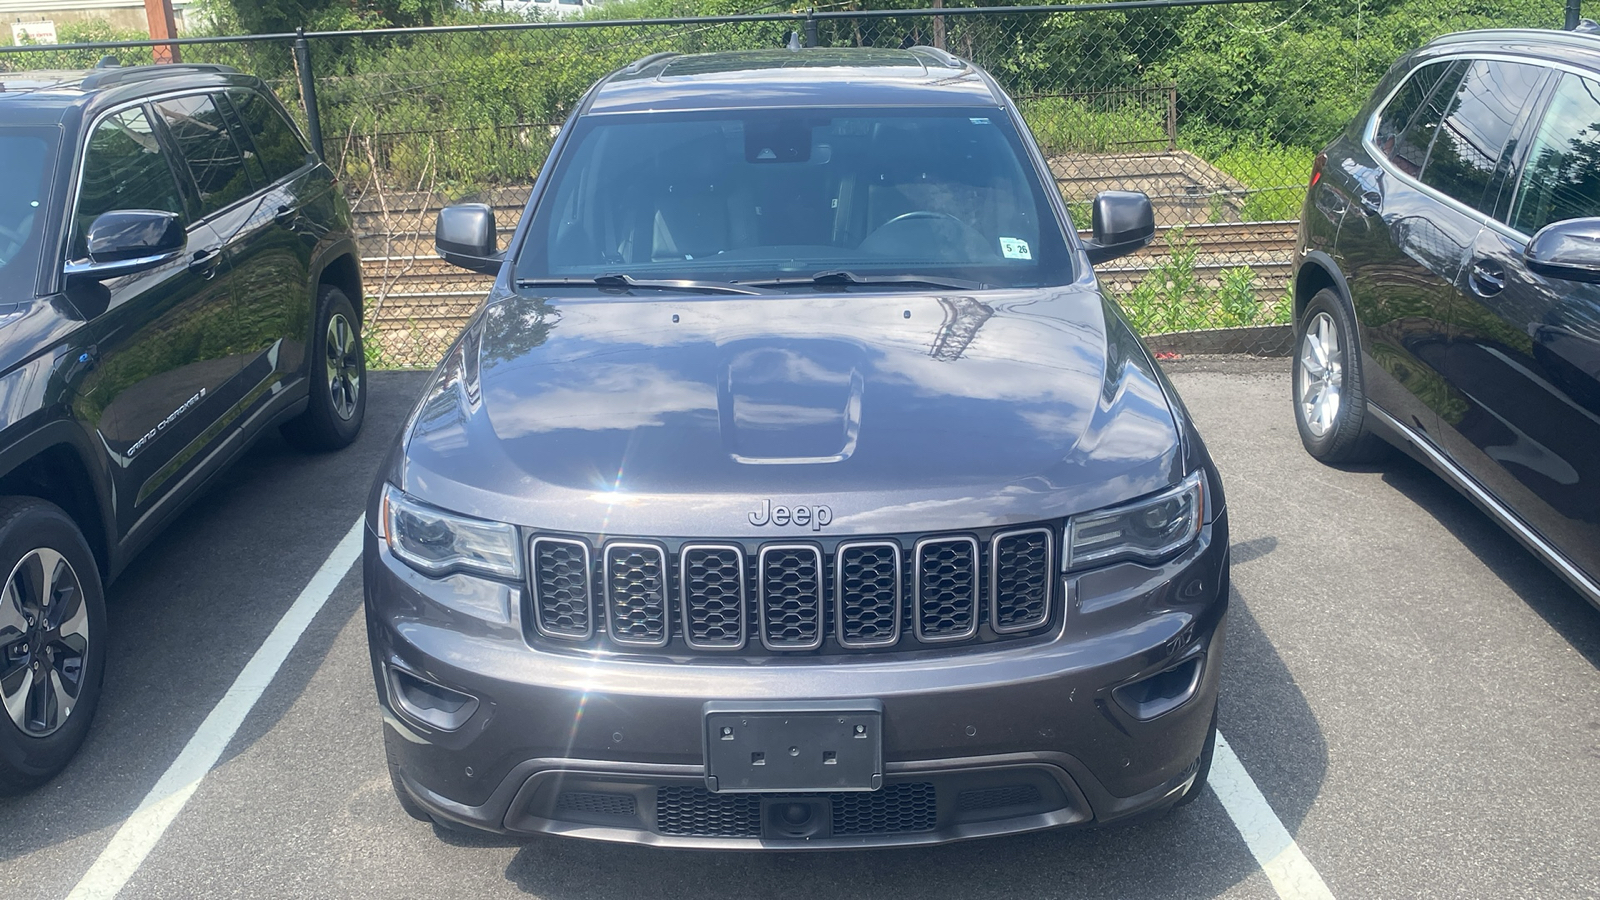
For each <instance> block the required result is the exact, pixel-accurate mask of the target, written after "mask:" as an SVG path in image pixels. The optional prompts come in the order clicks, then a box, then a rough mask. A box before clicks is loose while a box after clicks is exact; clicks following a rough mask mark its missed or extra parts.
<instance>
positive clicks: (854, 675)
mask: <svg viewBox="0 0 1600 900" xmlns="http://www.w3.org/2000/svg"><path fill="white" fill-rule="evenodd" d="M364 571H365V577H366V600H367V623H368V633H369V638H370V643H371V649H372V657H373V665H374V674H375V676H376V680H377V685H378V695H379V699H380V703H381V705H382V707H383V711H384V722H385V726H384V737H385V741H386V744H387V750H388V753H389V757H390V759H391V760H392V761H393V763H394V764H395V766H396V774H397V776H398V779H399V782H400V784H401V785H403V788H402V789H404V790H406V791H407V792H408V793H410V794H411V795H412V796H413V797H414V798H415V799H416V801H417V802H418V803H419V804H421V805H422V806H423V807H424V808H426V809H427V810H428V811H429V812H430V813H431V814H432V815H433V816H435V817H436V818H438V819H440V820H444V821H449V822H453V823H459V824H463V825H467V826H471V827H474V828H479V829H484V830H489V831H496V832H507V833H514V834H534V833H552V834H564V835H570V836H576V837H587V838H595V839H602V840H613V841H626V842H634V843H645V844H656V845H664V846H683V847H715V848H741V847H742V848H754V847H773V848H785V849H801V848H822V847H863V846H898V845H907V844H926V843H939V842H945V841H951V840H962V839H968V838H974V837H982V836H988V835H997V834H1008V833H1016V832H1023V831H1033V830H1038V829H1044V828H1052V827H1059V826H1066V825H1075V824H1085V823H1089V822H1098V823H1104V822H1110V821H1114V820H1117V819H1122V818H1126V817H1128V816H1132V815H1135V814H1138V813H1141V812H1145V811H1148V810H1152V809H1159V808H1162V807H1164V806H1167V805H1170V804H1171V803H1173V802H1175V801H1176V800H1177V799H1178V797H1180V796H1181V795H1182V793H1183V792H1184V790H1185V788H1187V787H1188V785H1189V784H1190V783H1191V782H1192V781H1193V779H1194V776H1195V772H1196V769H1197V766H1198V764H1199V758H1200V754H1201V750H1202V747H1203V745H1204V743H1205V739H1206V735H1207V733H1208V730H1209V727H1210V725H1211V723H1212V714H1213V710H1214V709H1215V705H1216V696H1217V685H1218V679H1219V675H1220V665H1219V663H1220V659H1221V655H1222V649H1223V643H1224V629H1223V616H1224V613H1225V612H1226V608H1227V595H1228V553H1227V523H1226V517H1225V514H1223V515H1219V516H1218V518H1217V519H1216V521H1214V522H1213V523H1212V524H1210V525H1207V526H1206V528H1205V530H1204V532H1203V533H1202V535H1201V539H1200V541H1199V542H1198V543H1197V544H1196V545H1195V546H1194V547H1192V548H1190V550H1188V551H1186V552H1185V553H1184V554H1183V555H1182V556H1180V557H1179V558H1177V559H1175V560H1173V561H1171V562H1169V563H1167V564H1165V565H1163V566H1159V567H1146V566H1139V565H1131V564H1129V565H1121V566H1114V567H1109V568H1107V569H1103V570H1098V571H1095V572H1090V573H1085V574H1083V575H1079V576H1073V577H1072V578H1071V579H1069V580H1068V584H1067V589H1068V606H1067V608H1068V612H1067V614H1066V615H1065V616H1064V617H1063V619H1064V621H1063V622H1062V624H1061V626H1060V627H1059V628H1058V629H1056V630H1055V631H1054V632H1052V633H1050V634H1049V635H1048V636H1046V637H1045V638H1043V639H1041V640H1038V641H1029V642H1026V643H1018V644H1000V645H990V646H976V647H964V648H950V649H948V650H943V651H939V652H924V653H917V654H904V655H899V656H896V655H891V654H871V653H862V654H857V655H850V656H822V657H804V658H798V659H791V658H763V659H732V658H713V659H708V658H704V657H695V658H685V659H669V658H650V657H644V656H637V655H619V654H611V653H600V652H571V653H556V652H548V651H546V650H536V649H534V648H532V647H531V646H530V645H529V643H528V641H527V640H526V639H525V637H524V635H523V631H522V627H521V622H520V616H521V597H520V591H518V590H517V589H516V588H514V587H511V586H508V585H496V584H492V583H489V582H484V581H479V580H477V579H473V578H469V577H465V576H451V577H448V578H446V579H442V580H434V579H429V578H426V577H424V576H422V575H419V574H418V573H416V572H415V571H413V570H411V569H410V568H409V567H407V566H405V565H404V564H403V563H400V562H399V561H398V560H396V559H394V557H393V556H391V555H390V554H389V553H388V551H387V549H386V548H384V547H382V546H381V545H380V544H379V542H378V541H377V539H376V537H375V536H374V535H373V534H372V533H371V532H370V531H369V532H368V533H367V535H366V552H365V555H364ZM1191 664H1192V665H1193V666H1195V671H1196V675H1195V677H1194V679H1193V684H1192V685H1190V686H1188V687H1186V688H1185V689H1184V692H1183V695H1182V697H1181V698H1180V699H1181V702H1179V703H1177V704H1176V705H1175V708H1171V709H1164V710H1163V711H1162V712H1161V713H1160V714H1159V715H1155V716H1154V717H1151V718H1143V719H1142V718H1140V717H1139V716H1136V715H1135V714H1134V713H1133V712H1130V708H1129V705H1128V704H1127V703H1126V702H1124V701H1123V700H1122V699H1121V698H1123V697H1125V696H1126V694H1125V693H1114V691H1115V690H1116V689H1117V688H1119V687H1121V686H1126V685H1130V684H1145V683H1149V682H1146V679H1151V678H1152V677H1153V676H1156V675H1158V674H1161V673H1164V672H1170V671H1173V670H1174V668H1175V667H1179V666H1186V665H1191ZM1185 671H1186V670H1185ZM396 672H400V673H407V674H409V675H411V676H416V677H419V678H421V679H423V680H424V681H426V682H431V683H433V684H437V685H442V686H445V687H447V688H449V689H450V690H452V691H459V692H461V693H462V694H465V695H469V696H471V697H473V698H475V699H476V700H477V701H478V702H477V704H476V705H475V706H474V707H472V708H471V709H470V715H468V716H466V718H465V719H464V721H461V722H460V723H459V724H458V723H455V722H452V723H451V724H452V725H453V726H455V727H452V728H451V730H449V731H444V730H440V729H439V728H435V727H432V726H430V725H429V724H428V723H427V722H425V721H422V720H420V719H419V718H418V717H417V716H415V715H413V714H411V713H410V712H408V707H406V706H405V705H403V704H401V703H398V702H397V699H396V697H395V696H394V694H395V692H396V691H397V690H399V689H400V688H398V687H397V682H396V681H395V676H394V673H396ZM1170 680H1171V679H1170V678H1169V679H1168V681H1170ZM849 699H871V700H877V701H880V702H881V703H882V704H883V710H884V712H883V723H884V730H883V759H884V787H883V789H882V790H879V791H873V792H867V793H857V794H844V793H833V794H823V793H819V794H807V795H785V797H778V798H776V799H774V798H772V797H770V796H769V797H768V798H767V799H765V800H763V799H762V797H761V796H760V795H752V794H734V793H727V792H723V793H715V794H714V793H711V792H709V791H707V790H706V779H705V767H704V746H703V740H704V734H703V729H704V705H705V703H706V702H707V701H709V700H722V701H748V702H752V703H762V702H769V701H778V700H849ZM786 797H787V798H789V799H795V800H799V801H803V802H806V803H810V804H812V808H813V809H814V810H815V812H816V816H817V817H818V818H819V819H822V820H826V821H825V823H824V824H823V825H822V826H821V827H820V833H818V834H812V835H810V836H809V837H806V838H793V837H787V836H785V835H784V834H783V833H782V830H781V829H777V828H774V827H773V826H772V821H773V819H774V816H773V815H770V814H769V813H770V809H769V807H770V806H771V805H772V804H773V803H774V802H781V801H783V800H784V799H785V798H786Z"/></svg>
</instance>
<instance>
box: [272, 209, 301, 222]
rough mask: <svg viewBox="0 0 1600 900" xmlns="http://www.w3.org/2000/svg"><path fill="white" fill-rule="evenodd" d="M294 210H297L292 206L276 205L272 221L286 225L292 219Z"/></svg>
mask: <svg viewBox="0 0 1600 900" xmlns="http://www.w3.org/2000/svg"><path fill="white" fill-rule="evenodd" d="M296 212H297V211H296V210H295V208H294V207H292V206H287V205H285V206H280V207H278V211H277V212H275V213H273V214H272V221H273V222H276V223H277V224H279V225H288V224H289V223H290V222H293V221H294V218H295V213H296Z"/></svg>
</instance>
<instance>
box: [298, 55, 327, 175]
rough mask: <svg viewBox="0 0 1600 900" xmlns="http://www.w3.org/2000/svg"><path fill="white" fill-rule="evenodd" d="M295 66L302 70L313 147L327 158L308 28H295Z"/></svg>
mask: <svg viewBox="0 0 1600 900" xmlns="http://www.w3.org/2000/svg"><path fill="white" fill-rule="evenodd" d="M294 32H295V38H294V67H295V68H296V69H299V70H300V102H301V103H304V104H305V107H306V131H307V132H309V134H308V135H307V137H310V138H311V149H312V150H315V151H316V153H317V158H318V159H321V160H323V161H326V160H327V156H325V155H324V154H323V152H322V115H321V114H320V113H319V112H318V110H317V80H316V78H314V77H312V75H311V45H309V44H307V43H306V30H305V29H304V28H296V29H295V30H294Z"/></svg>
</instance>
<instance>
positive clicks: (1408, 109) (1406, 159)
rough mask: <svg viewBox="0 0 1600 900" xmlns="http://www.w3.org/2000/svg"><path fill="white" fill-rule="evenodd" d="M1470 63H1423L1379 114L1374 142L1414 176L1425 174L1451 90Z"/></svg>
mask: <svg viewBox="0 0 1600 900" xmlns="http://www.w3.org/2000/svg"><path fill="white" fill-rule="evenodd" d="M1466 67H1467V64H1466V62H1465V61H1460V62H1439V63H1432V64H1430V65H1426V66H1423V67H1422V68H1420V69H1418V70H1417V71H1415V72H1413V73H1411V77H1409V78H1407V79H1406V82H1405V84H1403V85H1401V86H1400V90H1398V91H1396V92H1395V94H1394V96H1393V97H1391V98H1390V99H1389V102H1388V104H1387V105H1385V106H1384V108H1383V111H1382V112H1380V113H1379V114H1378V123H1377V127H1376V129H1375V130H1374V132H1373V143H1375V144H1377V146H1378V150H1379V152H1381V153H1382V154H1383V155H1384V156H1386V157H1388V159H1389V161H1390V162H1392V163H1394V164H1395V165H1396V166H1397V167H1398V168H1399V169H1400V171H1402V172H1405V173H1406V174H1407V175H1410V176H1412V177H1416V176H1417V175H1420V174H1422V165H1423V163H1425V162H1427V161H1428V148H1429V147H1431V146H1432V145H1433V135H1434V133H1435V132H1436V131H1437V130H1438V128H1439V122H1440V120H1442V119H1443V118H1444V111H1445V104H1446V103H1447V102H1448V98H1449V94H1450V92H1451V91H1452V90H1454V88H1455V86H1456V85H1457V84H1459V83H1460V81H1461V75H1462V73H1463V72H1464V71H1465V70H1466Z"/></svg>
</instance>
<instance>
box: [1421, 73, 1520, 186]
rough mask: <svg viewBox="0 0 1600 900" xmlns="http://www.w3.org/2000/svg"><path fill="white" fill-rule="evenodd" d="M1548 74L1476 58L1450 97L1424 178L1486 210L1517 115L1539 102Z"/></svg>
mask: <svg viewBox="0 0 1600 900" xmlns="http://www.w3.org/2000/svg"><path fill="white" fill-rule="evenodd" d="M1544 74H1545V70H1544V69H1542V68H1540V67H1538V66H1530V65H1521V64H1518V63H1504V62H1488V61H1485V60H1478V61H1475V62H1473V63H1472V67H1471V68H1470V69H1468V70H1467V74H1466V77H1464V78H1462V79H1461V86H1460V87H1459V88H1457V89H1456V91H1455V94H1454V95H1453V96H1452V97H1451V98H1450V108H1449V111H1447V112H1446V113H1445V117H1444V121H1443V122H1442V123H1441V124H1440V126H1439V134H1438V136H1437V137H1435V138H1434V141H1433V151H1432V152H1431V153H1429V154H1428V163H1427V166H1426V167H1424V169H1423V171H1422V183H1423V184H1426V185H1428V186H1429V187H1432V188H1436V189H1438V190H1439V191H1442V192H1443V193H1444V194H1446V195H1447V196H1450V197H1453V198H1455V199H1456V200H1459V201H1461V202H1462V203H1465V204H1466V205H1468V206H1470V207H1472V208H1473V209H1482V208H1483V205H1484V194H1485V192H1486V191H1487V190H1488V187H1489V184H1490V182H1492V181H1493V180H1494V173H1495V168H1496V166H1498V165H1499V164H1500V156H1501V152H1502V151H1504V150H1505V149H1506V142H1507V141H1508V140H1510V138H1511V135H1512V133H1513V130H1514V129H1515V128H1516V125H1517V116H1518V114H1519V113H1520V112H1521V111H1522V110H1523V108H1524V107H1526V106H1527V105H1528V104H1529V103H1530V102H1532V101H1533V99H1534V95H1535V92H1536V91H1537V89H1538V87H1539V83H1540V81H1542V80H1543V78H1544Z"/></svg>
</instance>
